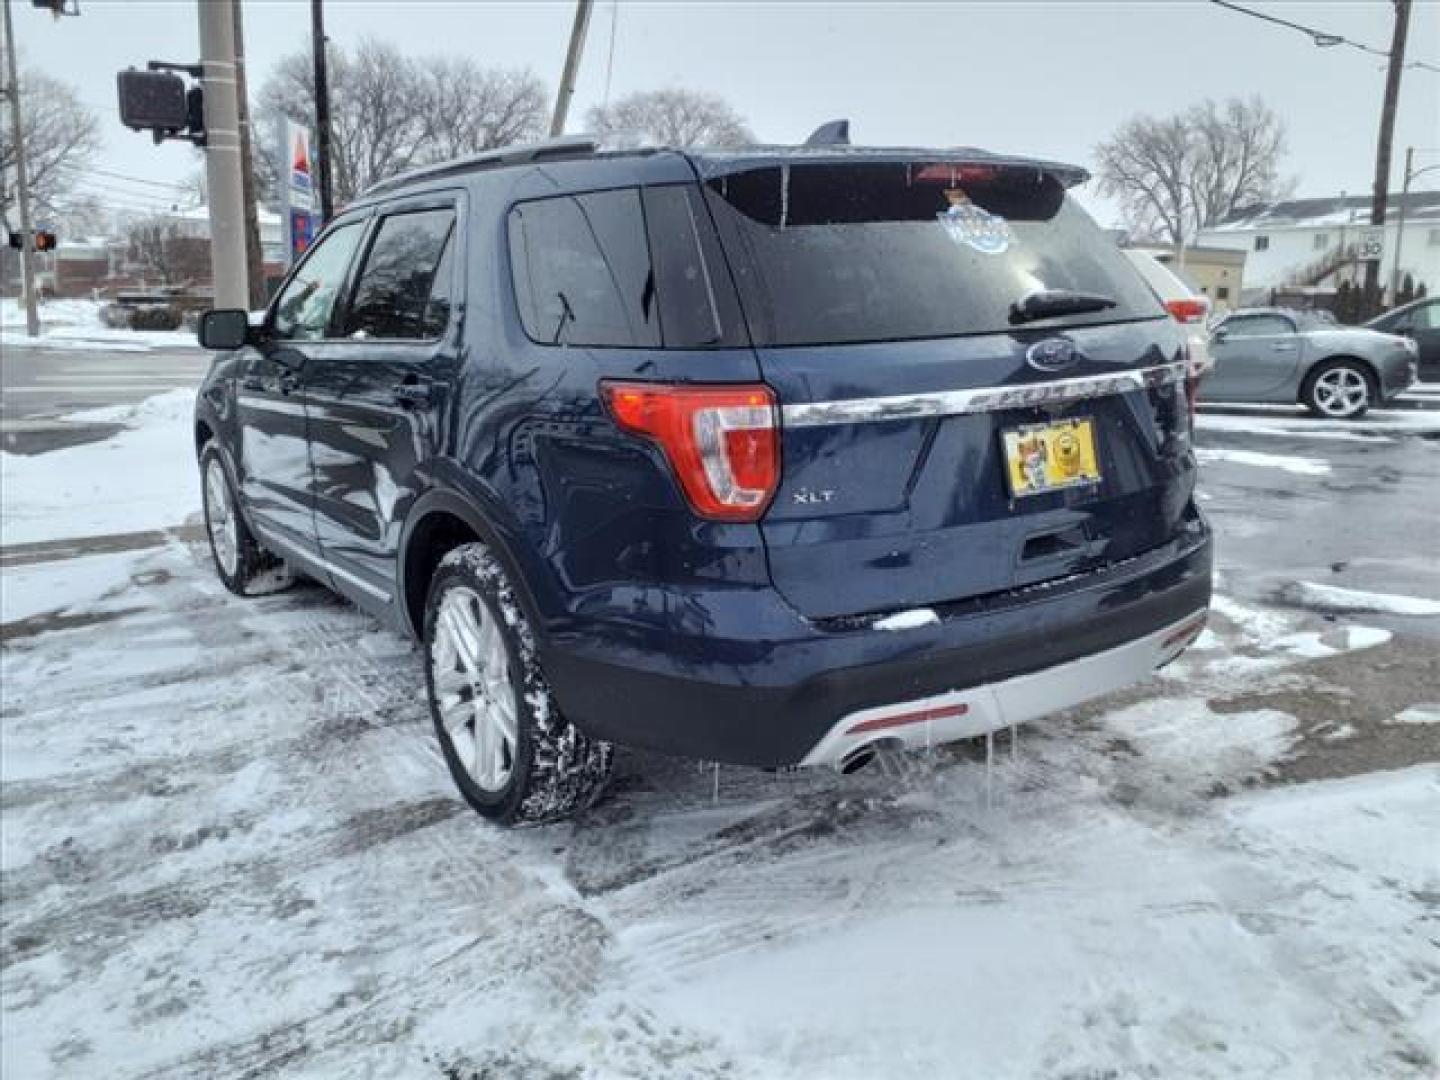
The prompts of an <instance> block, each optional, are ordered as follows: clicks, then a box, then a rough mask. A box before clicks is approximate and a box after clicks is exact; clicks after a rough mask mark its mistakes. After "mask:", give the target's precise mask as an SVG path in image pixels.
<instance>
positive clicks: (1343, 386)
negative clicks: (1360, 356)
mask: <svg viewBox="0 0 1440 1080" xmlns="http://www.w3.org/2000/svg"><path fill="white" fill-rule="evenodd" d="M1311 394H1312V396H1313V397H1314V399H1315V406H1316V407H1317V408H1318V409H1319V410H1320V411H1321V412H1322V413H1324V414H1325V415H1326V416H1333V417H1337V418H1340V419H1343V418H1345V417H1347V416H1354V415H1356V414H1357V413H1360V412H1363V411H1364V410H1365V407H1366V406H1367V405H1369V403H1370V383H1369V380H1367V379H1366V378H1365V376H1364V375H1363V374H1362V373H1360V372H1358V371H1356V370H1355V369H1354V368H1350V367H1337V368H1331V369H1330V370H1329V371H1326V372H1324V373H1323V374H1321V375H1320V377H1319V378H1317V379H1316V380H1315V389H1314V390H1313V391H1311Z"/></svg>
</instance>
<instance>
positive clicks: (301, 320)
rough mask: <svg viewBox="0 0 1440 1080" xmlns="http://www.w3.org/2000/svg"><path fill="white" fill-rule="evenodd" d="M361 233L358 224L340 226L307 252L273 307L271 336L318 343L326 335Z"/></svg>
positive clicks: (283, 339)
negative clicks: (272, 334)
mask: <svg viewBox="0 0 1440 1080" xmlns="http://www.w3.org/2000/svg"><path fill="white" fill-rule="evenodd" d="M362 232H363V230H362V229H361V224H360V222H358V221H356V222H351V223H350V224H347V225H341V226H340V227H339V228H337V229H335V230H334V231H332V232H331V233H330V234H329V235H328V236H326V237H325V239H323V240H322V241H320V243H319V244H317V245H316V246H315V247H314V248H312V249H311V250H310V254H309V255H308V256H306V259H305V261H304V262H303V263H302V264H301V265H300V269H299V270H298V271H296V273H295V276H294V277H293V278H291V279H290V281H289V283H288V284H287V285H286V286H285V290H284V292H282V293H281V294H280V299H279V300H278V301H276V304H275V319H274V325H273V327H272V330H273V333H274V336H275V337H276V338H278V339H280V340H281V341H318V340H319V339H320V338H323V337H326V336H327V330H328V329H329V325H330V316H331V314H332V313H333V312H334V310H335V301H336V299H337V298H338V297H339V295H340V290H341V288H342V287H343V286H344V284H345V272H346V270H347V269H349V266H350V258H351V256H352V255H354V253H355V245H356V244H358V243H359V242H360V234H361V233H362Z"/></svg>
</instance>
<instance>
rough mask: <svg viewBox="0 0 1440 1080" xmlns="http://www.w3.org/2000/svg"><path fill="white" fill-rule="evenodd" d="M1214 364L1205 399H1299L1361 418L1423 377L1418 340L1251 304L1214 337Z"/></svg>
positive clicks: (1339, 416)
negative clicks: (1419, 375)
mask: <svg viewBox="0 0 1440 1080" xmlns="http://www.w3.org/2000/svg"><path fill="white" fill-rule="evenodd" d="M1210 355H1211V357H1212V359H1213V360H1214V364H1215V366H1214V368H1213V369H1212V371H1211V372H1210V375H1209V377H1208V378H1207V379H1206V380H1205V382H1204V383H1203V384H1202V385H1201V387H1200V400H1201V401H1202V402H1217V401H1261V402H1272V401H1273V402H1286V403H1289V402H1299V403H1300V404H1301V405H1304V406H1305V407H1307V408H1308V409H1309V410H1310V411H1311V412H1313V413H1315V414H1316V415H1317V416H1324V417H1329V418H1331V419H1335V420H1347V419H1353V418H1355V417H1357V416H1360V415H1362V414H1363V413H1364V412H1365V410H1366V409H1368V408H1370V406H1372V405H1379V404H1381V403H1383V402H1386V401H1389V400H1390V399H1391V398H1393V397H1394V396H1395V395H1396V394H1399V393H1400V392H1401V391H1403V390H1405V389H1406V388H1407V387H1408V386H1409V385H1410V384H1411V383H1413V382H1414V381H1415V375H1416V367H1417V359H1416V349H1415V344H1414V342H1412V341H1410V340H1408V339H1406V338H1403V337H1399V336H1397V335H1395V334H1382V333H1379V332H1378V331H1375V330H1366V329H1364V328H1362V327H1357V326H1339V325H1337V324H1336V323H1335V322H1334V321H1333V320H1331V319H1330V318H1329V316H1328V315H1321V314H1317V313H1315V312H1309V311H1289V310H1285V309H1281V308H1249V309H1246V310H1243V311H1237V312H1235V313H1234V314H1233V315H1230V316H1228V317H1227V318H1225V319H1224V320H1222V321H1221V322H1220V323H1218V324H1217V325H1216V326H1215V328H1214V329H1213V330H1212V331H1211V334H1210Z"/></svg>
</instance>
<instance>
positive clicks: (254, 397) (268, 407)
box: [235, 394, 305, 416]
mask: <svg viewBox="0 0 1440 1080" xmlns="http://www.w3.org/2000/svg"><path fill="white" fill-rule="evenodd" d="M235 400H236V401H237V402H238V403H239V404H240V405H243V406H244V407H245V408H247V409H255V410H257V411H258V412H273V413H279V414H280V415H282V416H304V415H305V406H304V405H302V404H301V403H300V402H298V401H276V400H275V399H274V398H268V397H262V396H260V395H259V394H236V395H235Z"/></svg>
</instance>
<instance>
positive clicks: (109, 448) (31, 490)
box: [0, 390, 200, 544]
mask: <svg viewBox="0 0 1440 1080" xmlns="http://www.w3.org/2000/svg"><path fill="white" fill-rule="evenodd" d="M194 414H195V394H194V391H191V390H172V391H170V392H169V393H166V394H159V395H157V396H155V397H151V398H147V399H145V400H144V401H142V402H140V403H139V404H137V405H123V406H117V407H107V408H103V409H87V410H85V411H84V412H77V413H71V414H70V415H69V416H68V417H67V420H69V421H72V422H75V423H93V424H101V423H120V424H124V425H126V428H125V430H123V431H121V432H119V433H118V434H116V435H114V436H112V437H111V438H109V439H105V440H103V441H101V442H93V443H85V444H83V445H81V446H73V447H69V448H67V449H64V450H57V451H55V452H53V453H49V454H38V455H33V456H31V455H20V454H11V453H8V452H5V451H0V490H3V496H0V498H3V509H4V516H3V519H0V542H3V543H5V544H25V543H35V542H38V541H42V540H57V539H61V538H65V537H77V536H99V535H102V534H107V533H124V532H138V531H140V530H145V529H159V528H167V527H170V526H173V525H178V524H180V523H181V522H183V521H184V520H185V519H186V517H188V516H189V515H191V514H193V513H194V512H195V508H196V505H197V500H198V499H199V490H200V474H199V472H198V471H197V470H196V467H195V456H194V453H193V451H192V447H193V445H194V436H193V434H192V433H193V431H194V427H193V425H194V422H195V421H194Z"/></svg>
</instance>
